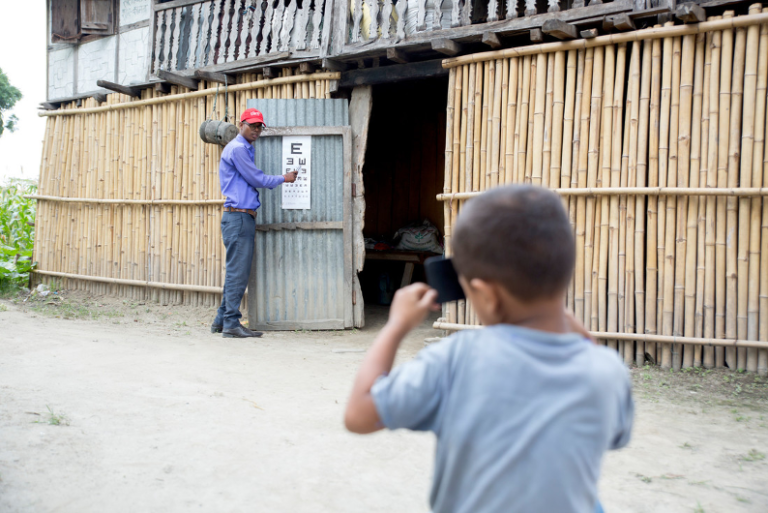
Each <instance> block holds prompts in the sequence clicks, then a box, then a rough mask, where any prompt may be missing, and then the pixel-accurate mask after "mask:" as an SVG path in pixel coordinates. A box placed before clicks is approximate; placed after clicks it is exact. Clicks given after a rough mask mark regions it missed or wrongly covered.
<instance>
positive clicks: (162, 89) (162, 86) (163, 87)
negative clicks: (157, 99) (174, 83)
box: [155, 82, 171, 94]
mask: <svg viewBox="0 0 768 513" xmlns="http://www.w3.org/2000/svg"><path fill="white" fill-rule="evenodd" d="M155 92H157V93H163V94H170V92H171V84H169V83H168V82H155Z"/></svg>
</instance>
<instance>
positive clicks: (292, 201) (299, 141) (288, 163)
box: [282, 135, 312, 210]
mask: <svg viewBox="0 0 768 513" xmlns="http://www.w3.org/2000/svg"><path fill="white" fill-rule="evenodd" d="M311 155H312V137H311V136H308V135H300V136H291V137H283V174H285V173H290V172H291V171H298V172H299V175H298V176H297V177H296V181H295V182H294V183H286V184H283V185H282V189H283V210H289V209H307V208H310V204H311V203H310V191H311V190H312V187H311V184H312V181H311V177H312V173H311V169H312V158H311Z"/></svg>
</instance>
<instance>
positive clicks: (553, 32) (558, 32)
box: [541, 19, 579, 39]
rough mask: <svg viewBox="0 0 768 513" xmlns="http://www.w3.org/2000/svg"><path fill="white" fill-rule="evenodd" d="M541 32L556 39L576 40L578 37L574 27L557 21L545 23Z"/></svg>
mask: <svg viewBox="0 0 768 513" xmlns="http://www.w3.org/2000/svg"><path fill="white" fill-rule="evenodd" d="M541 31H542V33H544V34H547V35H548V36H553V37H556V38H557V39H576V37H578V35H579V31H578V30H576V27H575V26H574V25H571V24H570V23H566V22H564V21H561V20H558V19H554V20H547V21H545V22H544V25H542V27H541Z"/></svg>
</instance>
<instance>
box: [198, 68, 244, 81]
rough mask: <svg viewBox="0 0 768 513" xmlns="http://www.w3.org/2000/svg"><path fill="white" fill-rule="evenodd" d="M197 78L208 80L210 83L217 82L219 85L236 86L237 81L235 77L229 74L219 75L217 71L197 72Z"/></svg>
mask: <svg viewBox="0 0 768 513" xmlns="http://www.w3.org/2000/svg"><path fill="white" fill-rule="evenodd" d="M194 76H195V78H197V79H200V80H206V81H208V82H216V83H217V84H236V83H237V80H236V79H235V76H234V75H230V74H228V73H219V72H217V71H203V70H201V69H199V70H196V71H195V75H194Z"/></svg>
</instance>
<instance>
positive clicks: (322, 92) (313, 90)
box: [34, 68, 338, 308]
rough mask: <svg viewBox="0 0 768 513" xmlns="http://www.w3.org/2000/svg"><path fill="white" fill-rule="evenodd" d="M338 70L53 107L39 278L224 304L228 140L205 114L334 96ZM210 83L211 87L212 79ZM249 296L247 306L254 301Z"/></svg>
mask: <svg viewBox="0 0 768 513" xmlns="http://www.w3.org/2000/svg"><path fill="white" fill-rule="evenodd" d="M333 79H338V74H329V73H319V74H317V75H316V77H315V76H313V75H295V74H294V73H293V70H291V69H289V68H285V69H283V70H282V77H280V78H276V79H273V80H264V79H263V77H262V76H261V75H257V74H255V73H245V74H240V75H238V77H237V83H236V84H234V85H231V86H229V87H228V88H227V93H228V94H226V95H225V87H224V86H223V85H222V86H220V87H219V88H218V99H217V101H216V109H215V111H214V109H213V105H214V99H216V92H217V87H216V84H206V83H205V82H201V83H200V90H199V91H189V90H187V89H186V88H183V87H177V86H173V87H172V88H171V93H170V94H169V95H163V94H161V93H156V92H155V91H153V90H152V89H145V90H143V91H142V96H141V98H136V99H134V98H131V97H129V96H125V95H122V94H117V93H114V94H110V95H108V96H107V101H106V104H104V105H102V106H98V105H97V103H96V101H95V100H94V99H88V100H84V101H83V105H82V107H80V108H78V107H76V106H75V103H74V102H73V103H70V104H67V105H63V106H62V108H61V109H60V110H58V111H53V112H48V113H44V114H43V115H47V116H48V120H47V124H46V131H45V139H44V146H43V157H42V162H41V170H40V187H39V195H38V196H36V198H37V200H38V211H37V222H36V223H37V226H38V228H37V230H36V234H35V238H36V240H35V256H34V259H35V260H36V261H37V263H38V267H37V277H38V279H39V280H40V281H42V282H51V281H53V280H56V281H57V285H58V286H62V287H64V288H66V289H70V290H83V291H86V292H88V293H91V294H104V295H113V296H119V297H125V298H128V299H132V300H141V301H159V302H161V303H163V304H187V305H192V306H205V307H212V306H217V305H218V304H219V303H220V301H221V290H222V287H223V285H224V261H225V255H224V245H223V243H222V242H221V232H220V220H221V207H222V205H223V203H224V198H223V196H222V195H221V191H220V188H219V179H218V167H219V158H220V156H221V150H222V148H221V147H220V146H218V145H214V144H206V143H203V141H202V140H201V139H200V137H199V136H198V128H199V126H200V124H201V123H202V122H203V121H204V120H205V119H223V118H224V115H225V106H226V108H227V110H228V112H229V116H230V120H229V121H230V122H235V120H237V119H238V117H239V113H240V112H242V111H243V110H244V109H245V108H246V103H247V101H248V100H250V99H253V98H274V99H291V98H293V99H309V98H330V82H331V80H333ZM206 86H207V87H208V89H206ZM246 304H247V303H246V301H243V305H242V308H246Z"/></svg>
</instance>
